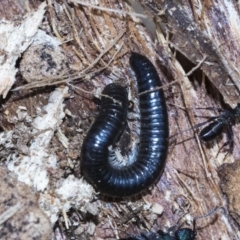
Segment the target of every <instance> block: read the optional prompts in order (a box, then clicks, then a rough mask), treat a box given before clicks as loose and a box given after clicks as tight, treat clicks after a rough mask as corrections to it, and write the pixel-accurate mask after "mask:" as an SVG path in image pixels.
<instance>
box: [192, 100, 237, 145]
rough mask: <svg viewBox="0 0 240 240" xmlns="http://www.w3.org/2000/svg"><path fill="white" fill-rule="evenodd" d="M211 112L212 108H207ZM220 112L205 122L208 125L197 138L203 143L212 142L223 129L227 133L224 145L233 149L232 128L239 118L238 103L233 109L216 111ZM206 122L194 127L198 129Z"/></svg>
mask: <svg viewBox="0 0 240 240" xmlns="http://www.w3.org/2000/svg"><path fill="white" fill-rule="evenodd" d="M209 109H210V110H212V108H209ZM218 110H219V111H220V114H219V116H216V117H210V118H209V119H208V121H207V122H210V124H209V125H207V126H206V127H204V128H203V129H202V130H201V131H200V133H199V138H200V139H201V140H202V141H204V142H209V141H212V140H214V139H215V138H216V137H218V136H219V135H220V134H221V133H222V132H223V130H224V129H226V131H227V139H228V141H227V142H226V143H225V144H224V145H226V144H229V145H230V149H232V148H233V131H232V126H233V125H234V124H235V119H236V118H237V117H239V116H240V103H238V105H237V106H236V107H235V108H233V109H227V110H224V111H223V110H222V109H218ZM207 122H204V123H200V124H198V125H196V126H195V127H194V128H196V127H200V126H202V125H204V124H206V123H207Z"/></svg>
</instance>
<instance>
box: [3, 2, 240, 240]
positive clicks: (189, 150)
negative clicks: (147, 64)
mask: <svg viewBox="0 0 240 240" xmlns="http://www.w3.org/2000/svg"><path fill="white" fill-rule="evenodd" d="M153 2H154V3H153ZM202 2H203V1H202ZM141 3H142V6H143V8H144V13H141V14H138V13H135V12H134V10H133V9H132V7H131V5H130V4H129V3H127V2H126V1H119V0H109V1H104V0H99V1H98V5H96V1H80V0H69V1H65V0H64V1H55V0H46V1H44V2H43V3H42V2H38V1H34V2H33V1H30V2H27V3H26V4H25V5H22V4H20V3H19V4H18V6H15V8H14V11H13V12H12V11H10V12H9V13H8V15H6V14H2V15H1V14H0V16H1V21H0V29H1V27H2V26H4V25H2V24H5V21H6V20H7V21H10V23H12V24H13V26H15V27H18V26H21V24H22V23H23V22H24V20H25V19H26V16H32V15H31V14H34V13H36V12H37V11H38V10H39V7H40V6H44V5H46V6H44V7H42V19H41V21H40V23H39V28H38V25H37V22H35V24H36V25H34V26H35V28H34V29H35V30H36V31H35V33H33V34H32V35H31V36H30V37H29V38H30V39H27V40H28V41H25V40H26V39H25V38H24V39H23V41H24V44H23V45H24V46H25V47H24V48H20V50H21V51H20V52H19V51H18V52H17V54H16V53H15V52H14V51H13V52H10V51H9V52H8V55H7V57H10V58H9V59H10V60H11V61H10V60H9V61H10V62H11V64H10V65H11V66H12V68H11V69H12V70H13V71H12V72H11V74H10V73H9V74H10V75H9V76H11V78H12V79H13V81H12V82H11V84H9V82H7V84H8V85H7V87H5V88H4V89H3V90H2V92H1V94H3V95H4V96H6V99H4V100H2V103H1V116H0V119H1V122H0V127H1V129H2V130H3V131H2V133H0V147H1V153H0V159H1V161H2V165H5V166H6V167H8V169H10V170H11V171H12V172H14V173H15V174H16V175H17V177H18V179H19V180H21V181H23V182H25V183H26V184H27V185H28V186H29V187H30V189H31V190H32V191H33V192H35V194H36V196H37V197H38V203H39V205H40V207H41V209H43V210H44V211H45V213H46V214H47V215H48V216H49V218H50V220H51V223H52V226H53V225H54V226H55V228H54V229H55V230H54V231H55V235H56V237H57V239H62V234H63V235H66V236H68V237H70V236H71V235H72V236H76V238H77V239H79V238H81V237H82V238H84V237H85V238H86V239H116V238H118V237H128V236H130V235H132V234H133V235H134V234H139V231H144V227H143V226H142V225H141V224H140V225H138V224H137V223H136V222H137V219H142V220H143V221H144V222H145V225H147V227H148V228H149V229H152V230H153V231H156V230H158V229H162V230H167V229H169V227H171V226H173V225H176V224H177V223H178V221H179V219H180V220H181V222H183V223H184V226H188V227H191V226H192V219H193V217H196V216H201V215H205V214H207V213H208V212H209V211H211V210H212V209H215V208H216V207H219V206H222V207H224V209H225V211H220V210H219V211H218V212H216V213H215V214H213V215H212V216H209V217H207V218H203V219H199V220H198V221H197V232H198V236H197V239H199V240H201V239H213V240H214V239H239V238H240V232H239V230H238V225H239V219H238V211H237V209H238V204H237V202H238V199H239V197H238V194H237V192H238V186H237V184H236V183H235V181H234V177H230V175H232V176H235V175H236V173H237V169H238V167H236V166H238V165H237V164H236V163H235V165H229V164H231V163H233V162H236V161H238V159H239V156H240V154H239V153H240V148H239V144H240V137H239V136H238V132H239V126H238V125H236V127H234V133H235V136H234V151H233V153H229V154H227V152H226V151H224V150H221V151H219V150H220V148H221V146H222V145H223V143H224V142H225V141H226V137H225V135H224V136H223V138H222V137H219V138H217V139H216V140H215V141H213V142H212V143H209V144H204V143H202V142H200V141H199V139H198V137H197V131H198V130H197V131H196V133H194V132H193V131H186V132H184V133H181V134H178V133H179V132H181V131H184V130H186V129H189V128H191V127H193V126H194V125H195V124H197V123H199V122H201V121H204V120H205V119H204V120H202V119H201V118H197V117H195V115H198V116H214V115H216V114H218V113H217V112H214V111H207V110H197V109H195V108H196V107H199V108H204V107H209V106H213V107H221V106H222V107H223V108H225V107H226V104H228V105H230V106H231V107H235V106H236V104H237V103H238V98H239V90H240V84H239V76H238V75H239V72H238V69H239V67H238V62H239V61H238V60H239V46H238V45H239V41H238V33H239V32H240V31H239V27H240V24H239V22H240V13H239V3H237V1H235V2H234V1H232V2H229V1H218V2H212V1H204V3H201V1H193V0H191V1H182V2H180V1H174V0H172V1H170V0H165V1H164V0H163V1H160V0H159V1H146V0H145V1H141ZM7 4H8V1H2V2H1V3H0V12H1V11H2V9H4V8H5V9H6V5H7ZM16 9H18V10H16ZM14 13H18V14H15V15H14ZM139 18H140V19H143V18H148V19H149V20H150V21H152V25H154V22H153V20H154V21H155V28H156V36H157V39H154V36H152V35H151V34H150V33H149V31H148V29H147V28H146V27H145V26H144V25H143V24H142V22H141V20H140V19H139ZM4 34H6V33H4ZM14 34H16V32H15V31H13V33H12V35H11V36H14ZM17 34H18V32H17ZM14 39H15V38H14ZM6 43H7V46H10V43H12V39H11V38H9V39H8V41H7V42H6ZM0 46H1V45H0ZM11 46H15V47H16V45H11ZM1 49H2V48H1ZM14 49H15V48H14ZM26 49H27V50H26ZM6 50H8V49H7V48H6V49H4V51H3V52H2V51H1V53H0V56H5V55H6ZM130 51H136V52H140V53H142V54H144V55H146V56H147V57H148V58H149V59H150V60H151V61H152V62H154V64H155V66H157V67H158V73H159V76H160V78H161V80H162V82H163V85H164V86H163V88H164V90H165V95H166V98H167V103H168V112H169V123H170V132H171V135H174V134H178V135H176V137H175V138H170V139H169V141H170V147H169V154H168V160H167V165H166V168H165V171H164V174H163V176H162V178H161V180H160V181H159V182H158V184H156V185H155V186H153V187H152V189H150V190H147V191H146V192H144V193H142V194H141V195H139V196H135V197H132V198H128V199H123V200H116V199H110V198H106V197H104V196H99V195H98V194H97V193H96V192H95V191H94V190H93V189H92V187H91V186H90V185H89V184H87V183H86V182H84V180H83V179H80V173H79V155H80V151H81V144H82V142H83V139H84V137H85V135H86V133H87V131H88V129H89V127H90V125H91V123H92V122H93V121H94V118H95V116H96V111H97V110H96V105H95V103H94V101H93V97H94V96H97V97H100V96H101V91H102V89H103V88H104V86H105V85H106V84H109V83H111V82H119V83H121V84H124V85H128V86H129V96H130V99H131V100H132V101H133V102H136V104H135V109H134V112H133V116H134V114H135V115H137V113H138V105H137V100H136V99H137V98H136V94H135V91H134V89H135V88H136V84H135V82H136V80H135V76H134V74H133V72H132V70H131V68H130V66H129V52H130ZM2 53H4V54H2ZM21 53H23V54H22V56H21V59H19V57H20V56H19V55H20V54H21ZM0 59H1V60H2V59H8V58H6V57H5V58H3V57H2V58H0ZM17 60H19V61H20V64H16V61H17ZM9 61H7V62H9ZM38 61H39V64H38ZM2 63H3V61H2ZM1 66H4V64H1ZM19 66H20V67H19ZM0 69H1V67H0ZM2 69H3V68H2ZM4 69H5V68H4ZM19 69H20V72H19V74H18V75H16V71H17V70H19ZM15 78H16V79H17V82H16V84H15V86H14V91H13V92H9V90H10V89H11V87H12V83H13V82H14V81H15ZM26 81H27V82H26ZM4 84H5V83H4ZM66 85H67V86H66ZM2 86H3V85H2ZM129 117H131V116H129ZM136 126H138V124H137V118H133V119H131V121H129V127H130V129H131V137H129V136H128V135H127V134H125V136H123V137H124V139H130V140H129V141H130V144H131V140H132V139H134V138H136V137H137V135H138V130H137V128H136ZM223 163H224V165H223ZM226 166H227V167H226ZM235 168H236V171H235V172H234V170H235ZM219 169H221V170H219ZM234 173H235V174H234ZM236 178H237V176H236ZM226 196H227V197H226ZM235 198H236V199H237V200H236V201H235V202H234V200H233V199H235ZM93 200H95V201H93ZM130 209H133V210H132V213H131V210H130ZM139 209H140V211H139ZM228 209H229V210H230V211H228ZM229 213H230V215H229ZM134 215H137V217H136V216H134ZM13 216H14V213H13ZM183 216H184V218H183V219H181V218H182V217H183ZM126 219H127V220H126ZM123 220H124V221H123ZM235 221H236V222H237V223H238V224H236V222H235ZM139 228H140V229H139ZM145 230H146V229H145ZM0 231H1V230H0ZM61 231H62V233H61ZM25 239H27V238H25ZM29 239H30V238H29ZM42 239H46V238H42Z"/></svg>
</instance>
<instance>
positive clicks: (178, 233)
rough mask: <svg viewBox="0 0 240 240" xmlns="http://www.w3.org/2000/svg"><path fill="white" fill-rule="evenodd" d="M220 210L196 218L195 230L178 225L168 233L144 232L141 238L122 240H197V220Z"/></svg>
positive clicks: (194, 222) (133, 237)
mask: <svg viewBox="0 0 240 240" xmlns="http://www.w3.org/2000/svg"><path fill="white" fill-rule="evenodd" d="M219 208H222V207H217V208H215V209H214V210H212V211H211V212H209V213H208V214H206V215H204V216H201V217H195V218H194V219H193V229H191V228H178V225H176V226H173V227H171V228H169V229H168V231H167V232H163V231H162V230H158V231H157V232H152V231H149V232H142V233H141V234H140V236H132V237H129V238H121V239H120V240H196V236H197V230H196V220H197V219H199V218H205V217H208V216H210V215H212V214H214V213H215V212H216V211H217V210H218V209H219Z"/></svg>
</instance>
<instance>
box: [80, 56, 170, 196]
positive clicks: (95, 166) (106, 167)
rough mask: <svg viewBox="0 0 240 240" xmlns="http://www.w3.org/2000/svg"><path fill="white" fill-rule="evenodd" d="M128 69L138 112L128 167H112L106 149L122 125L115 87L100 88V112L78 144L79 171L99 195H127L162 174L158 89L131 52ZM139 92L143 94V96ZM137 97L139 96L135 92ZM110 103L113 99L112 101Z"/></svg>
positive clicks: (123, 113) (123, 104) (122, 101)
mask: <svg viewBox="0 0 240 240" xmlns="http://www.w3.org/2000/svg"><path fill="white" fill-rule="evenodd" d="M130 65H131V67H132V69H133V70H134V72H135V74H136V77H137V84H138V94H140V95H139V108H140V141H139V146H138V152H137V154H136V156H135V159H134V160H133V162H132V163H131V164H130V165H127V166H119V165H113V164H111V161H110V155H111V154H110V150H109V149H110V147H111V146H114V145H115V144H116V142H117V141H118V140H119V138H120V136H121V134H122V132H123V130H124V128H125V126H126V123H127V109H128V99H127V91H126V89H125V88H124V87H122V86H120V85H117V84H109V85H107V86H106V87H105V89H104V90H103V92H102V94H103V95H105V96H106V95H107V96H109V97H105V96H103V97H102V99H101V110H100V114H99V116H98V117H97V119H96V121H95V122H94V123H93V125H92V126H91V128H90V130H89V131H88V134H87V136H86V138H85V140H84V142H83V146H82V151H81V164H80V166H81V171H82V174H83V176H84V177H85V179H86V180H87V181H88V182H89V183H91V184H92V185H93V186H94V187H95V188H96V189H97V190H98V191H99V192H100V193H102V194H105V195H108V196H113V197H126V196H131V195H134V194H137V193H140V192H141V191H143V190H145V189H147V188H148V187H149V186H151V185H152V184H153V183H154V182H155V181H156V180H157V179H158V178H159V177H160V176H161V174H162V172H163V170H164V167H165V162H166V157H167V151H168V132H169V131H168V114H167V108H166V102H165V98H164V94H163V90H162V89H160V90H154V91H151V92H150V91H149V90H153V89H155V88H158V87H160V86H161V82H160V79H159V76H158V74H157V71H156V69H155V67H154V66H153V64H152V63H151V62H150V61H149V60H148V59H147V58H146V57H145V56H143V55H140V54H138V53H132V55H131V57H130ZM145 91H149V92H146V93H143V92H145ZM141 93H142V94H141ZM113 99H114V100H113Z"/></svg>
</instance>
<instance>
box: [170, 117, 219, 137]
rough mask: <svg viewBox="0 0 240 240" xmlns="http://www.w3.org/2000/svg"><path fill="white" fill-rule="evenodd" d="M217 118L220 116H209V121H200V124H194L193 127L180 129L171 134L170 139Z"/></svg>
mask: <svg viewBox="0 0 240 240" xmlns="http://www.w3.org/2000/svg"><path fill="white" fill-rule="evenodd" d="M217 118H218V117H209V119H208V120H207V121H204V122H201V123H198V124H196V125H194V126H193V127H191V128H188V129H186V130H183V131H179V132H178V133H175V134H173V135H171V136H169V139H170V138H173V137H176V136H177V135H179V134H182V133H184V132H188V131H190V130H194V129H197V128H199V127H201V126H203V125H205V124H207V123H209V122H213V121H214V120H216V119H217Z"/></svg>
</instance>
